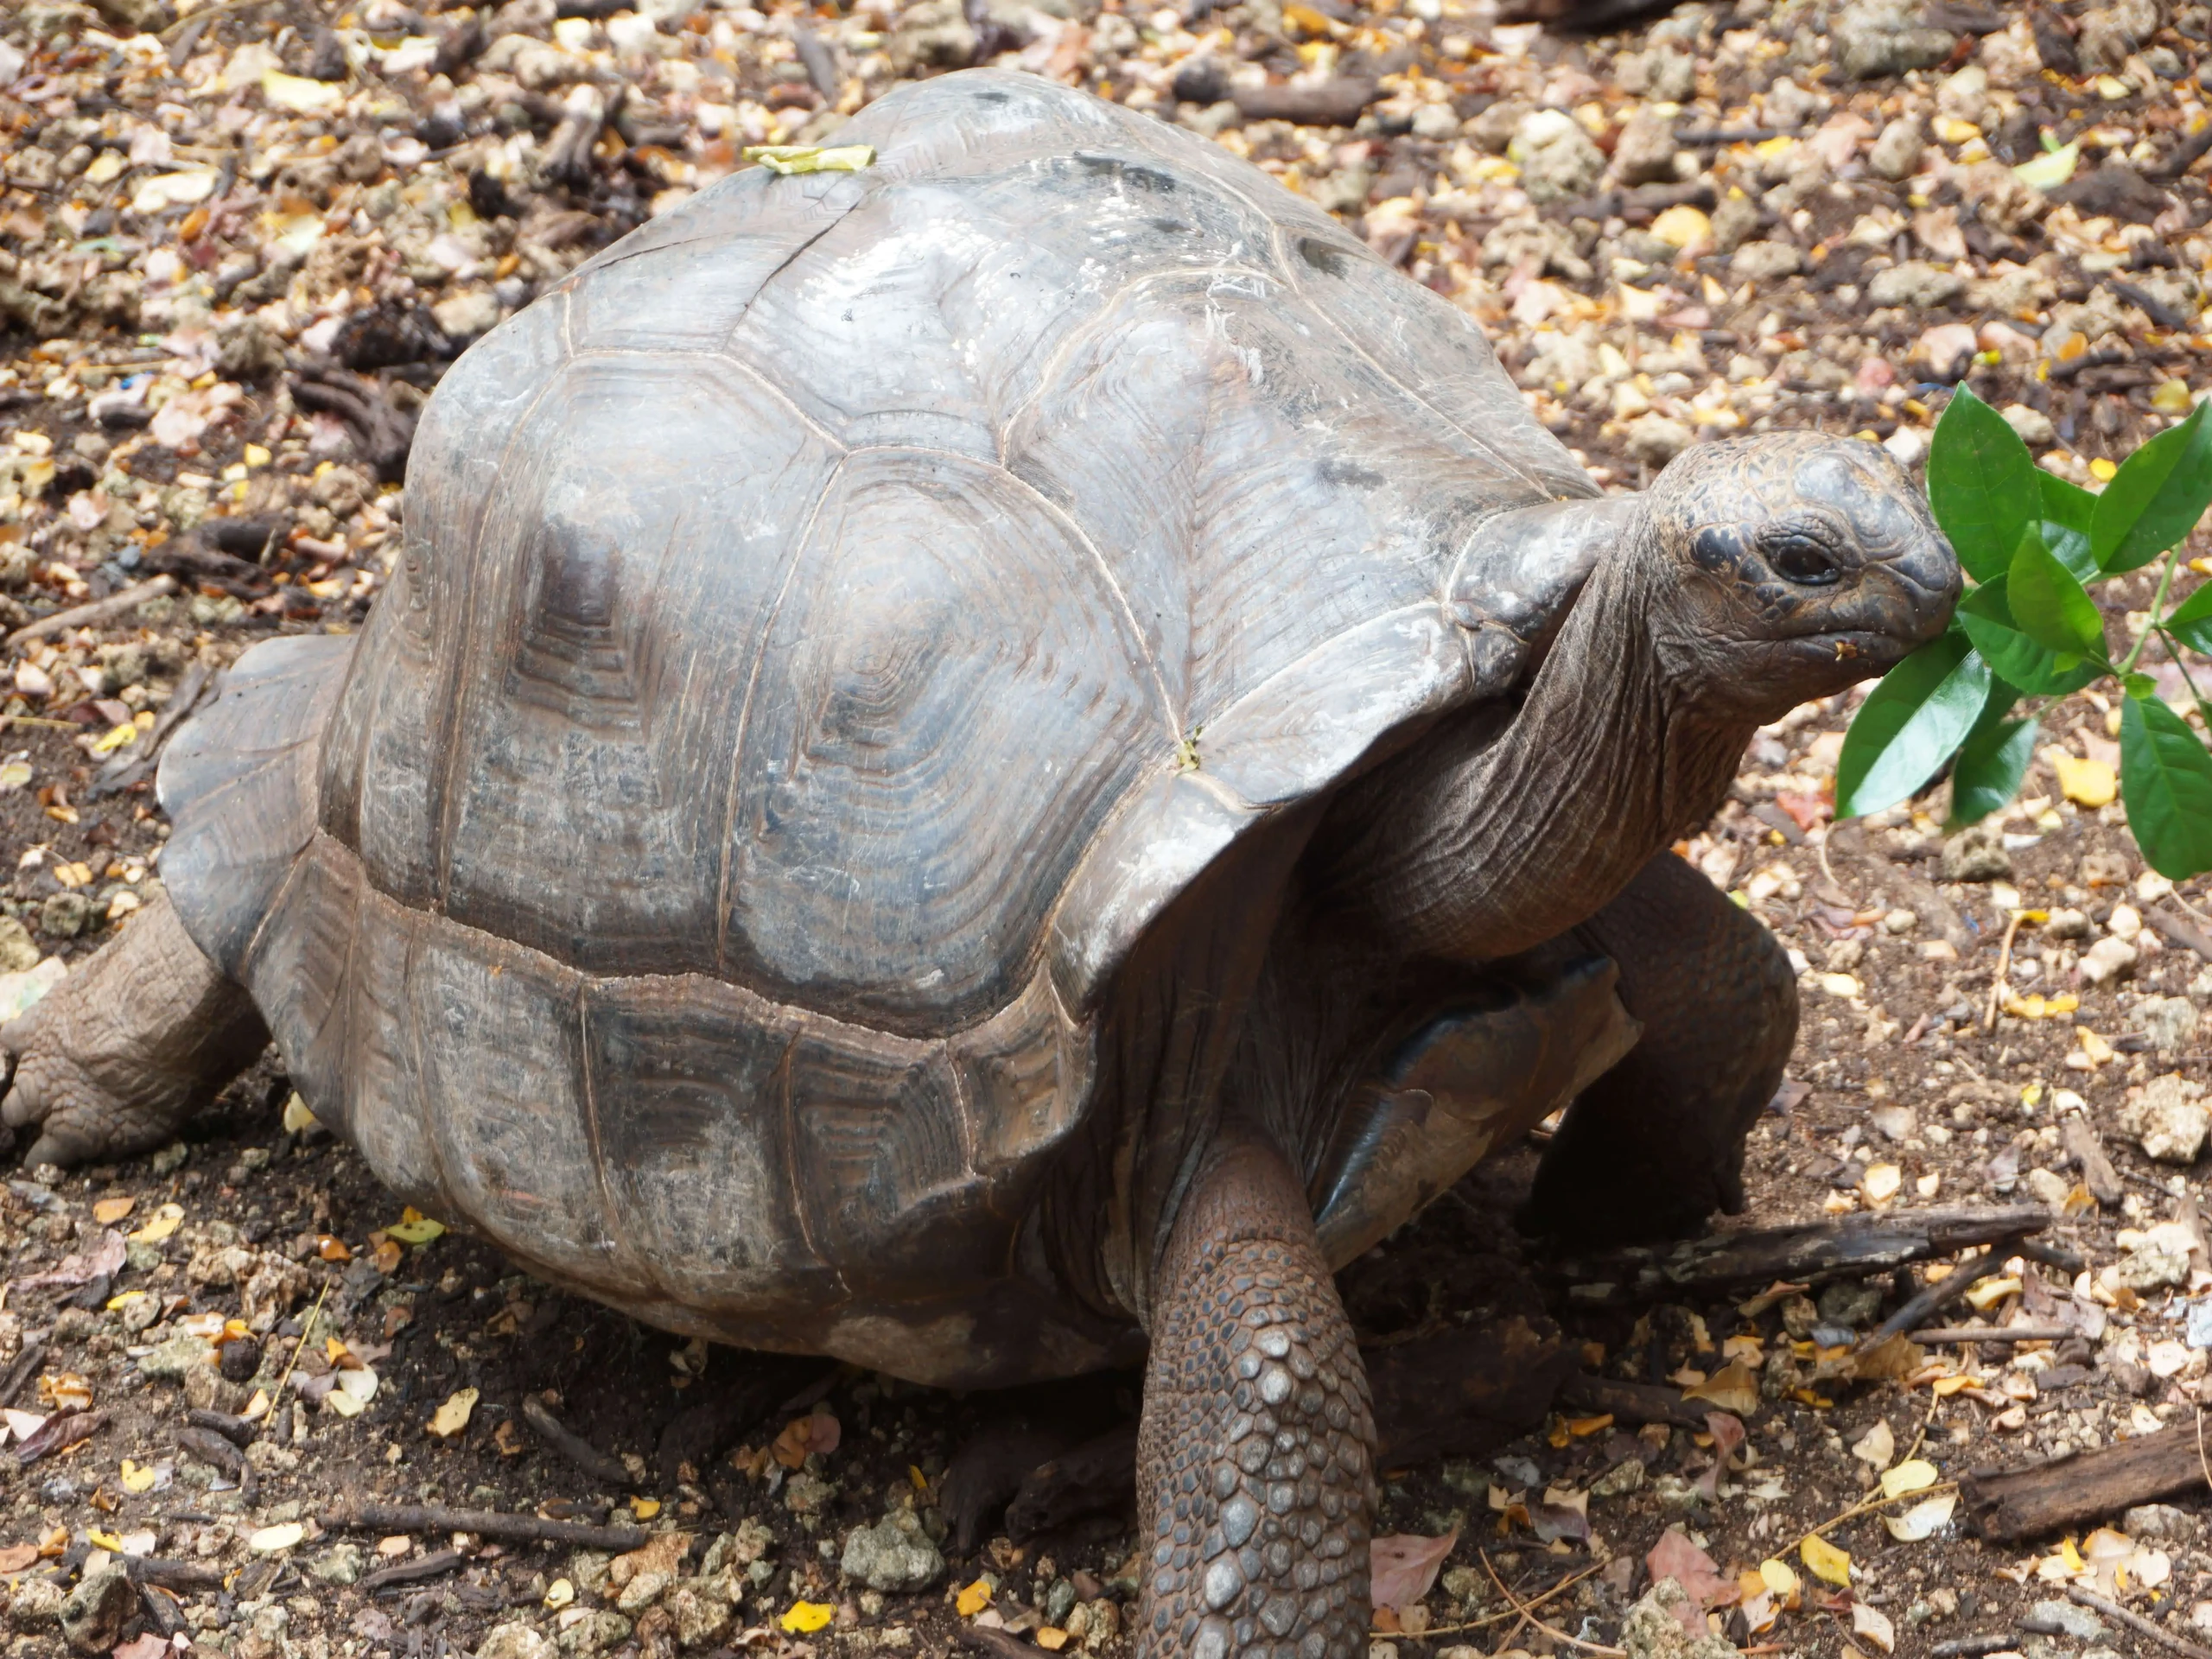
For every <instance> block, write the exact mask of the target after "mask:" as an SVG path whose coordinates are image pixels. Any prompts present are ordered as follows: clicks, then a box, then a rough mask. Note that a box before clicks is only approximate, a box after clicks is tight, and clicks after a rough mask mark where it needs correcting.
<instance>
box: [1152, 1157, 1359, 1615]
mask: <svg viewBox="0 0 2212 1659" xmlns="http://www.w3.org/2000/svg"><path fill="white" fill-rule="evenodd" d="M1373 1446H1374V1429H1373V1427H1372V1424H1371V1421H1370V1414H1369V1410H1368V1399H1367V1376H1366V1371H1365V1370H1364V1368H1363V1365H1362V1363H1361V1361H1360V1357H1359V1351H1358V1348H1357V1346H1356V1345H1355V1344H1354V1342H1353V1340H1352V1333H1351V1325H1350V1324H1349V1323H1348V1322H1347V1321H1346V1319H1345V1318H1344V1307H1343V1305H1342V1304H1341V1303H1340V1302H1338V1300H1337V1291H1336V1285H1335V1283H1334V1281H1332V1278H1331V1277H1330V1274H1329V1268H1328V1264H1327V1263H1326V1262H1325V1261H1324V1260H1323V1259H1322V1256H1321V1252H1320V1248H1319V1244H1318V1243H1317V1242H1316V1240H1315V1237H1314V1232H1313V1211H1312V1208H1311V1206H1310V1205H1309V1204H1308V1203H1307V1200H1306V1193H1305V1192H1304V1191H1303V1189H1302V1188H1301V1187H1300V1185H1299V1184H1298V1182H1297V1180H1296V1179H1294V1177H1293V1175H1292V1174H1291V1172H1290V1170H1289V1167H1288V1166H1287V1164H1286V1163H1285V1162H1284V1160H1283V1159H1282V1158H1281V1155H1280V1154H1277V1153H1275V1152H1274V1150H1273V1149H1272V1148H1269V1147H1262V1146H1261V1145H1258V1144H1256V1143H1255V1142H1251V1141H1231V1142H1230V1143H1228V1144H1226V1145H1225V1146H1224V1147H1222V1148H1221V1149H1220V1150H1218V1151H1217V1153H1216V1154H1214V1157H1213V1160H1212V1162H1211V1165H1210V1166H1208V1167H1207V1168H1206V1169H1205V1171H1204V1172H1203V1173H1201V1174H1200V1175H1199V1177H1198V1179H1197V1181H1196V1182H1195V1183H1194V1184H1193V1185H1192V1190H1191V1191H1190V1192H1189V1194H1188V1195H1187V1196H1186V1197H1185V1199H1184V1201H1183V1207H1182V1211H1181V1213H1180V1215H1179V1216H1178V1217H1177V1218H1176V1221H1175V1225H1174V1230H1173V1235H1172V1236H1171V1237H1170V1239H1169V1242H1168V1246H1167V1250H1166V1260H1165V1261H1164V1262H1162V1264H1161V1268H1160V1279H1159V1285H1158V1294H1157V1297H1156V1300H1155V1302H1154V1312H1153V1320H1152V1356H1151V1360H1150V1363H1149V1364H1148V1366H1147V1370H1146V1374H1145V1390H1144V1420H1143V1423H1142V1426H1141V1429H1140V1431H1139V1434H1138V1440H1137V1516H1138V1521H1139V1525H1140V1527H1141V1528H1142V1529H1144V1530H1143V1532H1142V1533H1141V1538H1142V1539H1144V1540H1146V1541H1147V1542H1146V1556H1145V1576H1144V1580H1143V1590H1142V1597H1141V1603H1140V1605H1139V1607H1138V1610H1137V1628H1136V1633H1135V1635H1136V1652H1137V1655H1138V1656H1139V1659H1229V1656H1232V1655H1234V1656H1240V1659H1242V1656H1259V1655H1272V1656H1277V1659H1350V1656H1354V1655H1358V1654H1363V1653H1364V1652H1365V1651H1366V1648H1367V1624H1368V1536H1369V1532H1370V1524H1371V1522H1372V1517H1373V1514H1374V1484H1373V1479H1372V1474H1371V1465H1370V1459H1371V1457H1372V1452H1373Z"/></svg>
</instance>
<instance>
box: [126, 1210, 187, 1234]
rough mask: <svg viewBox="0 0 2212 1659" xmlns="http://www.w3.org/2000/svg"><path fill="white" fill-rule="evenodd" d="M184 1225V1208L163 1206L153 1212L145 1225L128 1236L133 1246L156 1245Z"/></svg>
mask: <svg viewBox="0 0 2212 1659" xmlns="http://www.w3.org/2000/svg"><path fill="white" fill-rule="evenodd" d="M183 1224H184V1206H183V1205H181V1204H165V1205H162V1207H161V1208H160V1209H158V1210H156V1211H154V1213H153V1215H152V1216H151V1217H149V1219H148V1220H147V1223H146V1224H145V1225H144V1226H143V1227H141V1228H140V1229H139V1230H137V1232H135V1233H133V1234H131V1235H130V1242H131V1243H133V1244H158V1243H161V1242H162V1240H163V1239H165V1238H167V1237H168V1236H169V1235H170V1234H172V1233H174V1232H175V1231H176V1230H177V1229H178V1228H179V1227H181V1226H182V1225H183Z"/></svg>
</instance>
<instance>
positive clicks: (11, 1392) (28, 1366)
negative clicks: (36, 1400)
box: [0, 1337, 46, 1406]
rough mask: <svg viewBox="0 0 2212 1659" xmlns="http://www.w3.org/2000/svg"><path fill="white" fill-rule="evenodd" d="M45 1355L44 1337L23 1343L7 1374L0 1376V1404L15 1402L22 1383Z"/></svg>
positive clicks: (26, 1380)
mask: <svg viewBox="0 0 2212 1659" xmlns="http://www.w3.org/2000/svg"><path fill="white" fill-rule="evenodd" d="M45 1357H46V1338H43V1337H41V1338H39V1339H38V1340H37V1341H36V1342H27V1343H25V1344H23V1351H22V1353H20V1354H18V1355H16V1363H14V1364H13V1365H10V1367H9V1368H8V1375H7V1376H4V1377H0V1406H12V1405H14V1404H15V1403H16V1395H19V1394H21V1393H22V1391H23V1385H24V1384H25V1383H29V1381H30V1380H31V1378H32V1376H34V1375H35V1374H36V1372H37V1370H38V1368H39V1362H40V1361H41V1360H43V1359H44V1358H45Z"/></svg>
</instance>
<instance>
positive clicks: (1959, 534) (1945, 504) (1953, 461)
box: [1928, 386, 2039, 582]
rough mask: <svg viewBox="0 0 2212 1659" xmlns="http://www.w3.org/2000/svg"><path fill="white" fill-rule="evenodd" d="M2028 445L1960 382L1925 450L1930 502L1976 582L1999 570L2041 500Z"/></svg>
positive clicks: (2001, 571)
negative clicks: (1932, 439) (1927, 452)
mask: <svg viewBox="0 0 2212 1659" xmlns="http://www.w3.org/2000/svg"><path fill="white" fill-rule="evenodd" d="M2036 477H2037V469H2036V464H2035V461H2034V460H2033V458H2032V457H2031V456H2030V455H2029V454H2028V446H2027V445H2026V444H2024V443H2022V442H2020V437H2019V434H2018V433H2017V432H2015V431H2013V430H2012V428H2011V427H2009V426H2007V425H2005V417H2004V416H2001V415H1999V413H1998V412H1997V411H1996V410H1993V409H1992V408H1990V406H1989V405H1988V404H1985V403H1983V402H1982V401H1981V399H1980V398H1979V397H1975V396H1974V393H1973V392H1972V391H1969V390H1968V389H1967V387H1965V386H1961V387H1960V388H1959V389H1958V391H1956V392H1955V393H1954V394H1953V395H1952V397H1951V401H1950V404H1949V406H1948V407H1947V408H1946V409H1945V410H1943V416H1942V419H1941V420H1939V421H1937V422H1936V437H1935V441H1934V442H1933V443H1931V444H1930V446H1929V454H1928V502H1929V505H1930V506H1932V507H1933V508H1934V509H1935V510H1936V522H1937V523H1938V524H1942V526H1943V533H1944V535H1946V536H1948V537H1950V538H1951V546H1952V548H1953V550H1955V551H1956V552H1957V554H1958V556H1959V563H1961V564H1962V565H1964V566H1965V567H1966V569H1967V575H1970V576H1972V577H1973V578H1974V580H1975V581H1976V582H1987V581H1989V580H1990V579H1991V578H1993V577H1995V576H2001V575H2004V574H2005V571H2006V570H2007V569H2010V568H2011V565H2012V550H2013V549H2014V548H2016V547H2018V545H2019V544H2020V536H2021V533H2022V532H2023V531H2025V530H2026V529H2027V527H2028V525H2029V524H2030V523H2031V521H2032V519H2033V518H2035V516H2036V509H2037V506H2038V505H2039V495H2038V487H2037V483H2036Z"/></svg>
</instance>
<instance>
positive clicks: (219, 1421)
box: [184, 1406, 261, 1450]
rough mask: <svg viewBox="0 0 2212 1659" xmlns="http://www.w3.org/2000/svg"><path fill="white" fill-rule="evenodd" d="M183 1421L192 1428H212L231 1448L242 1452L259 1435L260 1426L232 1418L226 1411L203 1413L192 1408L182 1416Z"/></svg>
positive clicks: (238, 1418) (242, 1419)
mask: <svg viewBox="0 0 2212 1659" xmlns="http://www.w3.org/2000/svg"><path fill="white" fill-rule="evenodd" d="M184 1421H186V1422H188V1423H190V1424H191V1425H192V1426H193V1427H194V1428H212V1429H213V1430H214V1431H215V1433H218V1434H219V1435H221V1436H222V1437H223V1438H224V1439H225V1440H228V1441H229V1442H230V1443H231V1444H232V1446H237V1447H238V1448H239V1449H240V1450H244V1449H245V1447H246V1446H251V1445H252V1444H253V1440H254V1437H255V1436H256V1435H257V1434H258V1433H261V1425H260V1424H258V1423H254V1422H249V1421H246V1420H245V1418H243V1417H233V1416H232V1415H231V1414H230V1413H229V1412H227V1411H205V1410H202V1409H201V1408H200V1407H198V1406H194V1407H193V1408H191V1409H189V1410H188V1411H187V1412H186V1413H185V1414H184Z"/></svg>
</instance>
